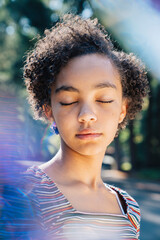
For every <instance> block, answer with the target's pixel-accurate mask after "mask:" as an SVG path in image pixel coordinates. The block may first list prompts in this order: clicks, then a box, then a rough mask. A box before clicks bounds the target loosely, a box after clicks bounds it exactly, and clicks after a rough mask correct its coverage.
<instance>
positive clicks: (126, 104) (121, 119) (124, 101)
mask: <svg viewBox="0 0 160 240" xmlns="http://www.w3.org/2000/svg"><path fill="white" fill-rule="evenodd" d="M127 107H128V103H127V99H123V102H122V108H121V113H120V116H119V123H121V122H123V119H124V118H125V116H126V114H127Z"/></svg>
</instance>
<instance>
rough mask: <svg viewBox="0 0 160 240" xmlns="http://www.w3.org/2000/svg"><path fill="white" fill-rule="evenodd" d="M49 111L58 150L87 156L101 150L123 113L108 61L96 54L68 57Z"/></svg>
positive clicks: (123, 104) (117, 83)
mask: <svg viewBox="0 0 160 240" xmlns="http://www.w3.org/2000/svg"><path fill="white" fill-rule="evenodd" d="M49 113H50V114H48V116H49V117H50V120H54V121H55V122H56V125H57V128H58V130H59V133H60V136H61V144H62V149H64V150H68V151H71V152H72V151H74V152H76V153H79V154H81V155H90V156H91V155H95V154H99V153H102V152H103V153H105V150H106V147H107V146H108V145H109V144H110V143H111V142H112V140H113V139H114V137H115V134H116V132H117V127H118V123H120V122H122V121H123V119H124V117H125V114H126V101H125V100H123V98H122V86H121V82H120V76H119V74H118V72H117V70H116V69H115V67H114V66H113V65H112V64H111V62H110V60H109V59H108V58H107V57H105V56H102V55H99V54H90V55H85V56H80V57H76V58H74V59H72V60H71V61H70V62H69V63H68V64H67V66H65V67H64V68H63V69H62V70H61V72H60V73H59V74H58V76H57V81H56V84H55V85H54V86H53V87H52V93H51V109H50V111H49ZM52 117H53V118H52Z"/></svg>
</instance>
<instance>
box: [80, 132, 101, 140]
mask: <svg viewBox="0 0 160 240" xmlns="http://www.w3.org/2000/svg"><path fill="white" fill-rule="evenodd" d="M101 135H102V134H101V133H85V134H76V137H77V138H79V139H86V140H90V139H95V138H99V137H100V136H101Z"/></svg>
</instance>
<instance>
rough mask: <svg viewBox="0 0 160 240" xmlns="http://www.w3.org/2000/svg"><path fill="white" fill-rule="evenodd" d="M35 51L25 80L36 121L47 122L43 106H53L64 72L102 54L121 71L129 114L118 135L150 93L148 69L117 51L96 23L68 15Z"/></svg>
mask: <svg viewBox="0 0 160 240" xmlns="http://www.w3.org/2000/svg"><path fill="white" fill-rule="evenodd" d="M44 33H45V36H44V37H42V38H40V39H39V40H38V42H37V44H36V46H35V48H34V49H33V50H32V51H31V52H29V53H28V56H27V59H26V63H25V66H24V79H25V84H26V87H27V91H28V93H29V97H28V99H29V103H30V104H31V106H32V109H33V112H34V117H35V119H41V120H43V121H47V118H46V116H45V113H44V111H43V106H45V105H49V106H50V105H51V99H50V94H51V86H52V85H53V83H54V82H55V81H56V76H57V75H58V73H59V72H60V71H61V69H62V68H63V67H64V66H65V65H66V64H67V63H68V62H69V60H71V59H72V58H74V57H77V56H81V55H86V54H92V53H99V54H102V55H105V56H107V57H108V58H109V59H110V61H111V62H112V64H113V65H114V66H115V67H116V69H117V70H118V72H119V74H120V77H121V83H122V89H123V97H125V98H127V100H128V107H127V114H126V117H125V119H124V120H123V122H122V123H120V124H119V126H118V129H117V133H118V132H119V130H120V129H122V128H124V127H125V126H126V124H127V122H128V120H130V119H134V118H135V115H136V113H138V112H139V111H140V110H141V109H142V104H143V99H144V97H145V96H147V94H148V92H149V84H148V80H147V76H146V71H145V66H144V65H143V63H142V62H141V61H140V60H139V59H138V58H137V57H136V56H134V55H133V54H126V53H124V52H123V51H118V50H116V49H115V48H114V46H113V44H112V42H111V40H110V38H109V36H108V33H107V32H106V30H105V29H104V27H103V26H102V25H101V24H99V23H98V20H97V19H93V20H91V19H82V18H81V17H80V16H78V15H73V14H65V15H64V16H63V17H62V18H61V19H60V21H59V22H58V23H57V24H56V25H55V26H54V27H52V28H51V29H50V30H45V32H44Z"/></svg>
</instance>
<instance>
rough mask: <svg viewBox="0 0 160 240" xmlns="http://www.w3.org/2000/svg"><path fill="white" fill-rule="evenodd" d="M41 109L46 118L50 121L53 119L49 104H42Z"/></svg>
mask: <svg viewBox="0 0 160 240" xmlns="http://www.w3.org/2000/svg"><path fill="white" fill-rule="evenodd" d="M42 109H43V111H44V113H45V115H46V117H47V119H48V120H49V121H50V122H51V123H52V122H53V121H54V118H53V114H52V108H51V106H49V105H47V104H44V105H43V106H42Z"/></svg>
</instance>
